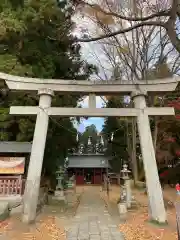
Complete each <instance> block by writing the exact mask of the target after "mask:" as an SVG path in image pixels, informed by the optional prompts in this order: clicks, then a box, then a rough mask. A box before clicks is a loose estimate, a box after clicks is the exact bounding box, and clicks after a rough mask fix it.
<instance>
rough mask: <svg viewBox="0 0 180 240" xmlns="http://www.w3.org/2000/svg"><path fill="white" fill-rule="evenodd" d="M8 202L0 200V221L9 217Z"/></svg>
mask: <svg viewBox="0 0 180 240" xmlns="http://www.w3.org/2000/svg"><path fill="white" fill-rule="evenodd" d="M9 213H10V211H9V203H8V202H3V201H0V221H4V220H5V219H6V218H8V217H9Z"/></svg>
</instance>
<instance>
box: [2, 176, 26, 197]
mask: <svg viewBox="0 0 180 240" xmlns="http://www.w3.org/2000/svg"><path fill="white" fill-rule="evenodd" d="M22 182H23V180H22V177H21V176H0V196H9V195H11V196H12V195H21V194H22V185H23V184H22Z"/></svg>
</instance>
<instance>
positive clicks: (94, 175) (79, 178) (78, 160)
mask: <svg viewBox="0 0 180 240" xmlns="http://www.w3.org/2000/svg"><path fill="white" fill-rule="evenodd" d="M83 148H84V146H83V144H79V149H78V151H77V153H73V154H72V155H70V156H69V158H68V159H69V163H68V175H69V177H71V176H72V175H74V176H75V180H76V185H83V184H93V185H100V184H102V182H103V175H104V174H106V173H107V170H108V169H110V164H109V158H108V157H107V156H105V155H104V154H103V153H99V150H98V144H96V149H95V151H93V146H92V142H91V138H90V137H89V139H88V150H87V153H83Z"/></svg>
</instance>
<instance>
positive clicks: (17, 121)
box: [0, 0, 96, 173]
mask: <svg viewBox="0 0 180 240" xmlns="http://www.w3.org/2000/svg"><path fill="white" fill-rule="evenodd" d="M72 15H73V8H72V7H71V5H70V4H68V1H60V2H59V1H56V0H46V1H45V0H39V1H36V0H30V1H23V0H18V1H14V0H2V1H0V19H1V20H0V23H1V24H0V71H2V72H5V73H9V74H14V75H19V76H29V77H38V78H50V79H51V78H52V79H78V80H81V79H87V78H88V77H89V75H90V74H91V73H93V71H94V70H96V68H95V67H94V66H93V65H89V64H88V63H87V62H86V61H82V59H81V54H80V45H79V44H77V43H76V41H75V37H73V35H72V31H73V29H74V23H73V22H72V20H71V17H72ZM2 88H4V86H2ZM79 99H80V96H79V95H73V96H71V95H65V96H61V95H60V94H56V96H55V97H54V98H53V102H52V105H53V106H71V107H75V106H76V105H77V101H78V100H79ZM37 104H38V96H37V94H36V93H25V92H17V93H16V92H9V93H7V94H6V97H5V98H4V99H3V101H1V102H0V105H1V110H0V129H1V130H0V140H1V141H4V140H6V141H32V139H33V132H34V126H35V117H32V116H24V117H14V116H10V115H9V113H8V110H9V107H10V106H13V105H22V106H35V105H37ZM62 126H63V127H62ZM67 129H68V131H67ZM75 138H76V129H74V126H73V123H72V122H71V120H70V118H56V120H52V119H50V123H49V131H48V136H47V144H46V152H45V159H44V167H45V168H46V169H47V170H48V171H49V173H52V172H55V168H56V166H57V165H59V164H60V162H63V161H64V158H65V156H66V153H67V149H68V148H71V147H72V146H74V145H76V139H75ZM39 144H41V143H39ZM52 163H54V164H52Z"/></svg>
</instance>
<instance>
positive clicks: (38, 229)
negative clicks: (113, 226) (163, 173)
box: [0, 186, 180, 240]
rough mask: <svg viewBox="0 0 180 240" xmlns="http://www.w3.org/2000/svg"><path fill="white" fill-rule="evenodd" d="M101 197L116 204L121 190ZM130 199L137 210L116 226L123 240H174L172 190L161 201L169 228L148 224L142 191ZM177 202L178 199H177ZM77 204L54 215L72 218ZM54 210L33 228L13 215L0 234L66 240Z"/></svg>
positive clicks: (13, 238) (14, 239)
mask: <svg viewBox="0 0 180 240" xmlns="http://www.w3.org/2000/svg"><path fill="white" fill-rule="evenodd" d="M83 189H84V187H78V188H77V194H80V193H81V192H82V191H83ZM100 194H101V196H102V197H103V198H104V200H105V201H106V203H107V205H108V203H112V204H114V205H115V204H116V202H117V199H118V198H119V194H120V188H119V187H117V186H112V190H111V191H110V194H109V197H107V195H106V194H105V192H100ZM133 195H134V196H135V199H136V201H137V202H138V207H137V208H136V209H134V210H131V211H129V212H128V216H127V219H126V221H125V223H123V224H120V225H119V230H120V231H121V232H123V233H124V235H125V238H126V240H144V239H150V240H176V239H177V233H176V213H175V208H174V206H173V203H174V202H176V201H180V199H178V197H177V195H176V192H175V189H172V188H165V189H164V199H165V205H166V208H167V217H168V225H167V226H162V227H159V226H157V225H154V224H152V223H150V222H148V207H147V206H148V199H147V195H145V194H144V193H143V192H142V191H140V190H137V189H133ZM179 198H180V197H179ZM76 208H77V203H75V205H74V207H72V208H71V210H70V212H68V213H67V212H66V213H65V212H63V210H62V211H59V210H58V211H57V212H58V214H59V212H61V213H62V215H66V214H69V215H73V214H74V213H75V211H76ZM57 212H56V208H52V209H51V210H50V209H48V211H45V212H44V213H41V214H40V215H39V217H38V218H37V222H36V224H33V225H29V226H27V225H25V224H23V223H22V222H21V220H20V216H19V215H15V216H13V217H11V218H10V219H8V220H7V221H5V222H2V223H0V234H3V235H6V236H7V237H8V240H65V239H66V236H65V230H64V222H63V219H61V218H59V217H58V216H60V215H58V216H57V214H56V213H57Z"/></svg>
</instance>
